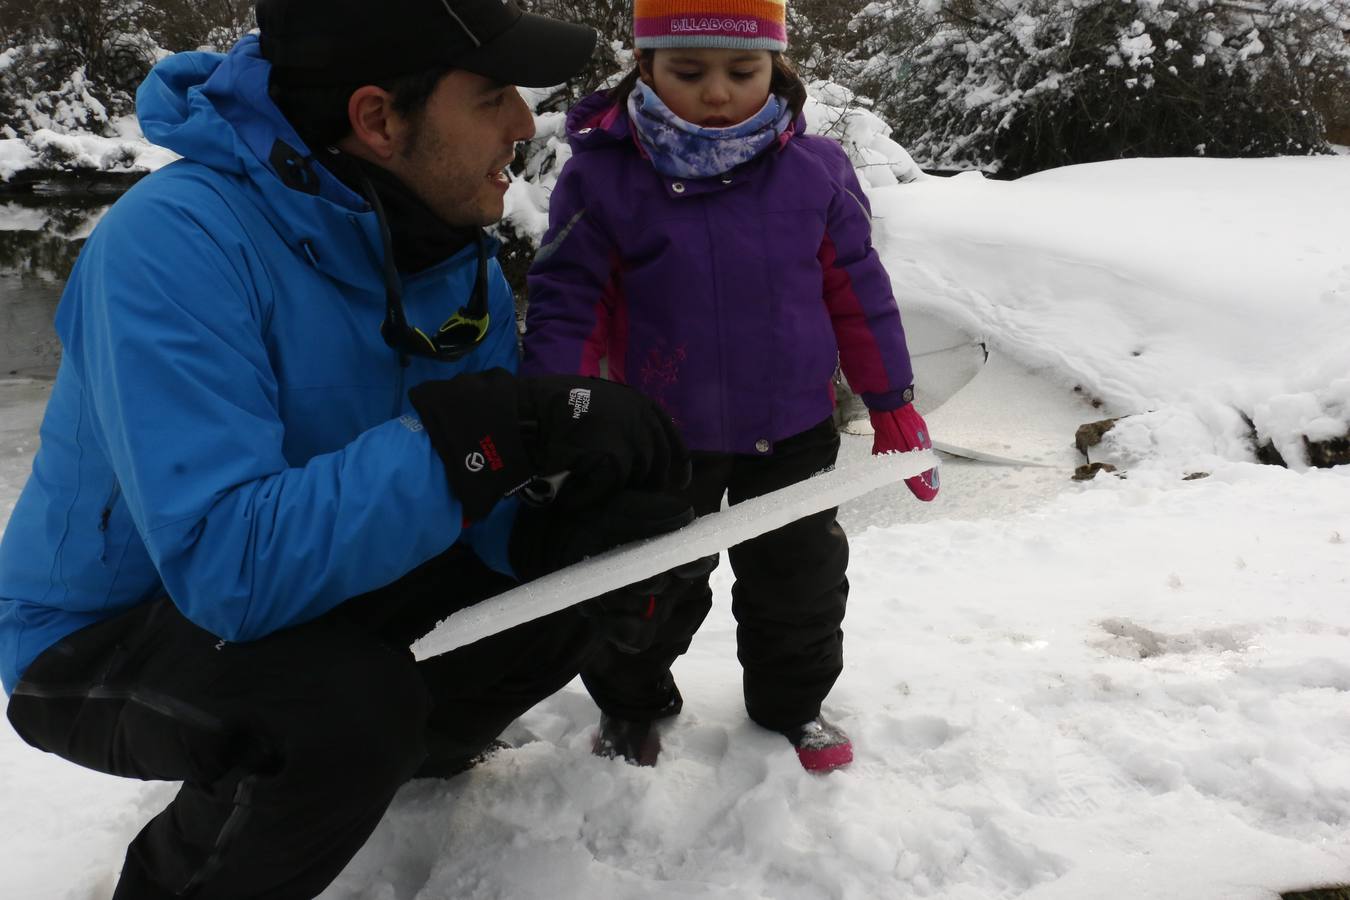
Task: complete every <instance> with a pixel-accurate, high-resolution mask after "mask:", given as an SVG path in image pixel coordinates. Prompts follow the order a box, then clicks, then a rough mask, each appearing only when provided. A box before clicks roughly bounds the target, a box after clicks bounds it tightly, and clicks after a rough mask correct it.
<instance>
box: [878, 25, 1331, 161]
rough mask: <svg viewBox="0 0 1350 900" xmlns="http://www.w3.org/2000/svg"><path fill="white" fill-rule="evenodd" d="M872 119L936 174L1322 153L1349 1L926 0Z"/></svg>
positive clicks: (1324, 148) (1325, 147) (1324, 146)
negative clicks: (913, 44) (920, 34)
mask: <svg viewBox="0 0 1350 900" xmlns="http://www.w3.org/2000/svg"><path fill="white" fill-rule="evenodd" d="M929 3H930V5H929V11H930V12H931V13H932V14H933V15H934V16H935V17H936V19H937V22H938V27H937V29H936V30H935V31H934V32H933V34H932V35H931V36H930V37H929V38H928V39H927V40H926V41H925V42H924V43H923V44H922V45H921V46H920V47H919V48H918V50H917V51H916V52H915V54H914V56H913V60H912V66H913V67H912V70H911V71H910V72H909V75H908V78H907V79H905V82H904V90H903V92H902V93H901V94H900V95H899V96H897V97H892V98H883V99H882V102H881V103H880V104H879V107H878V108H879V110H880V111H881V113H882V115H883V116H885V117H887V118H889V119H890V120H891V121H892V122H893V123H894V124H895V126H896V128H897V131H898V133H899V135H900V136H901V139H902V140H904V141H905V142H906V145H907V146H908V147H909V149H910V150H911V152H913V153H914V154H915V156H916V157H918V158H919V159H920V160H921V161H923V162H924V163H926V164H930V165H933V166H938V167H943V168H974V167H978V168H982V169H985V170H987V171H998V172H1001V173H1003V174H1005V175H1010V176H1016V175H1021V174H1026V173H1029V172H1034V171H1038V170H1041V169H1047V168H1051V167H1054V166H1060V165H1065V164H1071V163H1079V162H1092V161H1097V160H1106V159H1116V158H1121V157H1130V156H1192V155H1211V156H1270V155H1277V154H1304V153H1315V152H1323V151H1325V150H1326V149H1327V145H1326V139H1325V135H1326V126H1325V122H1324V119H1323V116H1322V114H1321V113H1320V112H1319V109H1325V108H1326V107H1325V103H1324V101H1325V98H1327V97H1328V96H1331V95H1333V94H1334V92H1335V91H1337V90H1344V86H1345V85H1346V84H1347V83H1350V42H1347V40H1346V37H1345V33H1346V31H1347V30H1350V0H1269V2H1249V0H1137V2H1136V0H929Z"/></svg>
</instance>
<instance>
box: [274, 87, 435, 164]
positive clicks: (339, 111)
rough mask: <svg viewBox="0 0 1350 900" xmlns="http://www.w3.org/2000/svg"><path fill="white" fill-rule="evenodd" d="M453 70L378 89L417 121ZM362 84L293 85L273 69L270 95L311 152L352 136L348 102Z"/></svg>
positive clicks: (402, 114)
mask: <svg viewBox="0 0 1350 900" xmlns="http://www.w3.org/2000/svg"><path fill="white" fill-rule="evenodd" d="M450 71H451V67H449V66H439V67H437V68H435V69H428V70H426V71H424V72H417V73H415V74H412V75H400V76H399V77H397V78H390V79H387V80H385V81H377V82H375V85H376V86H377V87H381V88H384V89H385V90H386V91H388V92H389V93H390V94H392V95H393V107H394V111H395V112H396V113H398V114H399V115H401V116H405V117H407V118H410V119H413V120H417V119H420V118H421V115H422V112H423V111H424V110H425V109H426V106H427V101H428V100H429V99H431V95H432V93H433V92H434V91H435V90H436V85H437V84H439V83H440V81H441V79H442V78H444V77H445V76H446V75H448V74H449V73H450ZM365 83H367V82H362V83H360V84H345V85H308V84H291V83H289V82H288V80H287V79H286V77H285V74H284V73H283V72H282V71H280V70H276V69H274V70H273V72H272V80H271V83H270V84H269V85H268V93H269V94H270V95H271V97H272V102H273V103H275V104H276V105H277V108H278V109H280V110H281V113H282V115H284V116H285V117H286V119H287V121H289V122H290V123H291V126H292V127H293V128H295V131H296V133H297V134H299V135H300V137H301V139H303V140H304V142H305V144H306V145H307V146H308V147H309V149H310V150H311V151H317V150H319V149H320V148H323V147H327V146H330V145H332V144H336V143H337V142H338V141H340V140H342V139H343V138H344V137H346V136H347V135H348V134H350V133H351V130H352V126H351V121H350V120H349V119H348V118H347V101H348V100H350V99H351V96H352V92H353V91H355V90H356V89H357V88H359V87H361V86H362V84H365Z"/></svg>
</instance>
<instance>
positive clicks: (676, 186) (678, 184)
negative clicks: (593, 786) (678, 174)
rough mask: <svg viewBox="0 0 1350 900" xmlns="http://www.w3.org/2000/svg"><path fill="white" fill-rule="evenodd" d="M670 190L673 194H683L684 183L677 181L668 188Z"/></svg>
mask: <svg viewBox="0 0 1350 900" xmlns="http://www.w3.org/2000/svg"><path fill="white" fill-rule="evenodd" d="M670 189H671V190H672V191H674V192H675V193H677V194H683V193H684V182H683V181H677V182H675V183H674V184H672V185H671V186H670Z"/></svg>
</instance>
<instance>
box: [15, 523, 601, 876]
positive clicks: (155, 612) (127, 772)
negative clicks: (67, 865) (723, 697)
mask: <svg viewBox="0 0 1350 900" xmlns="http://www.w3.org/2000/svg"><path fill="white" fill-rule="evenodd" d="M512 584H513V582H511V581H510V580H509V579H506V578H503V577H502V576H499V575H497V574H496V573H493V572H491V571H489V570H488V569H487V568H486V567H485V566H483V565H482V564H481V563H480V562H478V561H477V559H476V558H475V557H473V556H472V555H471V554H469V553H467V552H464V551H461V550H459V549H452V550H451V551H449V552H448V553H446V554H445V555H443V556H441V557H438V558H437V559H435V560H432V561H431V562H429V563H427V564H426V565H424V566H422V567H420V568H419V569H417V570H415V571H414V572H412V573H410V574H409V575H408V576H405V577H404V578H403V579H401V580H399V581H398V582H395V583H394V584H392V585H389V586H388V587H385V588H382V589H381V590H379V591H376V592H374V593H372V594H367V595H364V596H362V597H359V598H355V599H353V600H350V601H348V602H347V603H345V604H343V605H342V606H341V607H339V608H338V609H336V610H334V611H333V612H331V613H329V614H328V615H325V616H323V617H321V618H319V619H317V620H315V621H313V622H309V623H306V624H304V625H299V626H296V627H294V628H290V629H287V630H285V631H281V632H277V633H275V634H273V635H270V636H268V637H266V638H263V639H261V640H258V641H253V642H250V643H244V644H230V643H226V642H224V641H220V640H218V639H217V638H215V637H214V636H212V635H211V634H208V633H207V632H205V631H203V630H202V629H200V628H198V627H197V626H195V625H193V624H192V623H191V622H189V621H188V620H187V619H185V618H184V617H183V616H182V614H181V613H179V612H178V610H177V608H176V607H175V606H174V605H173V603H172V602H170V601H169V600H168V599H167V598H164V599H161V600H158V601H156V602H153V603H149V604H145V605H143V606H140V607H137V608H135V609H132V610H130V611H128V612H126V613H123V614H121V615H119V616H116V617H114V618H111V619H108V620H106V621H103V622H100V623H97V624H95V625H91V626H89V627H87V628H84V629H82V630H80V631H77V632H75V633H74V634H72V635H70V636H69V637H67V638H66V639H64V640H62V641H60V642H58V643H57V644H55V645H53V646H52V647H50V648H48V649H47V650H46V651H45V652H43V653H42V654H41V655H40V656H39V657H38V658H37V660H36V661H34V662H33V664H32V665H31V666H30V667H29V669H28V671H27V672H25V673H24V677H23V678H22V679H21V680H20V682H19V684H18V685H17V686H16V688H15V691H14V694H13V696H12V697H11V699H10V703H9V718H10V721H11V722H12V723H13V725H14V728H15V730H17V731H18V733H19V734H20V735H21V736H22V737H23V738H24V739H25V740H26V741H28V742H29V743H30V744H32V745H33V746H35V747H38V748H40V749H42V750H47V751H50V752H52V753H55V754H57V755H59V756H62V757H64V758H66V759H68V760H71V761H73V762H76V763H79V764H80V765H82V766H87V767H88V768H91V769H96V770H98V771H101V772H108V773H111V774H113V775H120V776H125V777H130V778H141V779H153V780H163V781H181V782H183V785H182V788H181V789H180V790H179V792H178V794H177V796H176V797H175V798H174V800H173V802H171V803H170V804H169V806H168V807H167V808H166V809H165V810H164V811H163V812H161V813H160V814H159V815H157V816H156V817H155V818H154V819H152V820H151V821H150V823H149V824H147V825H146V826H145V828H144V829H143V830H142V831H141V833H140V834H139V835H138V836H137V837H136V838H135V840H134V841H133V842H132V843H131V846H130V847H129V848H128V850H127V856H126V861H125V863H124V866H123V870H122V878H121V880H120V881H119V883H118V887H117V892H116V893H115V894H114V898H115V900H123V898H126V900H130V898H136V900H151V898H158V897H178V896H187V897H194V898H229V900H242V898H275V900H282V898H284V900H291V898H296V900H299V898H310V897H314V896H315V895H317V894H319V893H320V892H321V891H322V890H323V889H324V887H325V886H326V885H328V884H329V882H331V881H332V880H333V878H335V877H336V876H337V874H338V873H339V872H341V871H342V868H343V867H344V866H345V865H346V864H347V862H348V860H350V859H351V857H352V856H353V855H354V854H355V853H356V851H357V850H358V849H360V847H361V845H362V844H364V843H365V841H366V839H367V837H369V835H370V833H371V832H372V831H373V830H374V828H375V826H376V825H377V824H378V823H379V821H380V818H381V816H382V815H383V814H384V811H385V809H386V807H387V806H388V805H389V802H390V801H391V800H392V799H393V796H394V793H395V791H397V790H398V788H399V786H400V785H402V784H403V783H404V782H406V781H407V780H408V779H410V778H413V777H418V776H438V775H447V774H451V773H453V772H455V771H458V770H460V769H462V768H463V767H464V766H465V765H466V764H467V762H468V760H469V759H470V758H472V757H473V756H474V755H475V754H477V753H478V752H480V751H481V750H483V749H484V748H485V747H486V746H487V745H489V744H490V743H491V742H492V740H493V739H494V738H496V737H497V735H498V734H500V733H501V731H502V730H503V729H504V728H505V727H506V726H507V725H509V724H510V723H511V721H512V720H514V719H515V718H516V717H517V716H519V715H520V714H521V713H522V712H524V711H525V710H527V709H529V708H530V707H531V706H533V705H534V704H535V703H536V702H538V701H539V700H541V699H542V698H544V697H546V696H548V695H549V694H551V693H553V692H554V691H556V690H557V689H559V688H560V687H562V686H563V685H565V684H566V683H567V682H568V681H569V680H571V679H572V677H573V676H575V675H576V674H577V671H578V669H579V668H580V665H581V660H582V658H583V657H584V655H585V654H586V653H588V652H589V650H590V649H591V647H592V646H593V639H592V637H591V630H590V627H589V625H588V624H587V623H586V621H585V620H584V619H583V618H582V617H581V616H580V615H579V614H578V613H576V612H575V611H572V610H568V611H564V612H561V613H557V614H555V615H553V616H549V617H547V618H544V619H540V620H538V621H535V622H532V623H529V624H527V625H522V626H520V627H518V628H514V629H511V630H509V631H507V632H504V633H502V634H500V635H497V636H495V637H492V638H488V639H486V640H483V641H480V642H478V643H476V644H472V645H470V646H468V647H464V648H461V649H459V650H455V651H453V652H451V653H447V654H444V655H442V656H439V657H435V658H432V659H427V660H423V661H421V662H414V660H413V657H412V654H411V653H410V652H409V649H408V646H409V644H410V643H411V642H412V641H413V640H415V639H416V638H417V637H419V636H421V635H422V634H424V633H426V632H427V631H429V630H430V629H431V627H432V626H434V625H435V623H436V622H438V621H439V620H441V619H443V618H445V617H446V616H447V615H449V614H450V613H451V612H453V611H454V610H455V609H458V608H461V607H463V606H466V605H468V604H470V603H472V602H476V601H477V600H479V599H482V598H484V597H486V596H490V595H491V594H494V593H498V592H499V591H501V590H503V589H505V588H507V587H509V586H511V585H512Z"/></svg>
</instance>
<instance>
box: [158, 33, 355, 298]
mask: <svg viewBox="0 0 1350 900" xmlns="http://www.w3.org/2000/svg"><path fill="white" fill-rule="evenodd" d="M270 74H271V63H269V62H268V61H267V60H265V59H263V57H262V54H261V51H260V49H259V45H258V37H257V35H246V36H245V37H244V38H243V39H241V40H240V41H239V43H237V44H236V45H235V46H234V48H233V49H232V50H230V52H229V53H228V54H220V53H205V52H189V53H177V54H174V55H173V56H170V57H168V58H167V59H165V60H163V61H161V62H160V63H159V64H157V65H156V66H155V67H154V68H153V69H152V70H151V71H150V74H149V76H148V77H147V78H146V80H145V81H144V82H143V83H142V84H141V86H140V89H139V90H138V91H137V94H136V110H137V115H138V117H139V119H140V123H141V130H142V131H143V132H144V134H145V136H146V138H147V139H149V140H150V141H152V142H154V143H156V144H159V145H160V146H162V147H167V148H168V149H170V150H173V151H174V152H175V153H178V154H179V155H180V156H182V157H183V158H184V159H186V160H188V161H190V162H193V163H197V164H200V165H202V166H206V167H207V168H210V169H212V170H214V171H215V172H218V173H220V174H223V175H226V176H229V177H232V178H235V179H239V180H242V181H245V182H247V183H248V184H247V188H246V192H249V193H251V194H252V195H253V200H254V201H255V202H256V204H257V205H258V206H259V207H260V208H261V209H262V210H263V211H264V212H265V214H266V215H267V217H268V218H269V219H270V220H271V221H272V222H273V224H274V225H275V226H276V228H277V230H278V232H279V233H280V234H281V235H282V236H283V237H284V238H285V239H286V241H287V243H289V244H290V245H292V246H293V247H295V248H297V250H300V251H301V252H303V253H304V254H305V255H306V256H308V257H309V258H310V260H311V262H313V264H314V265H315V266H316V267H317V268H319V269H320V270H322V271H324V272H325V273H326V274H328V275H331V276H332V277H334V278H337V279H340V280H342V281H344V282H347V283H349V284H353V285H358V286H369V285H370V284H371V283H372V281H373V282H378V281H379V277H380V270H379V265H378V260H379V255H378V253H379V247H380V243H379V230H378V224H377V223H376V221H375V215H374V212H373V211H372V210H371V206H370V204H369V203H367V202H366V200H365V199H364V198H363V197H361V196H359V195H358V194H357V193H356V192H354V191H353V190H351V189H350V188H349V187H347V186H346V185H345V184H343V183H342V182H341V181H340V180H339V179H338V178H337V177H335V176H334V175H333V174H332V173H331V172H329V171H328V170H327V169H326V168H324V167H323V166H322V165H320V164H319V162H318V161H317V160H316V159H315V157H314V155H313V153H312V152H311V150H310V149H309V148H308V147H306V146H305V143H304V141H302V140H301V139H300V136H299V135H298V134H297V133H296V131H295V129H294V128H293V127H292V126H291V124H290V122H289V121H287V120H286V117H285V116H284V115H282V113H281V110H280V109H278V108H277V106H276V104H275V103H273V102H272V99H271V97H270V96H269V94H268V89H267V86H268V78H269V76H270ZM353 226H355V227H353ZM372 263H374V264H372Z"/></svg>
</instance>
